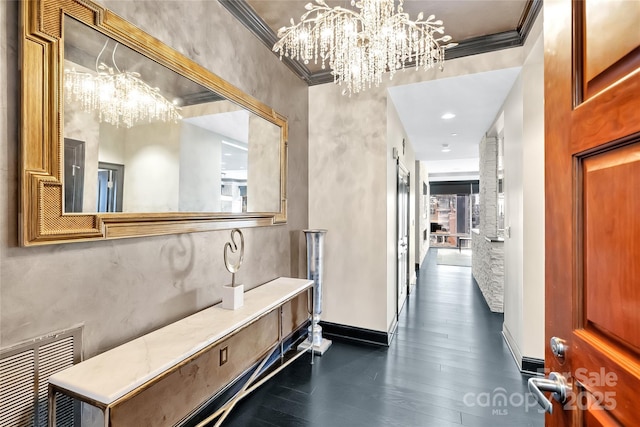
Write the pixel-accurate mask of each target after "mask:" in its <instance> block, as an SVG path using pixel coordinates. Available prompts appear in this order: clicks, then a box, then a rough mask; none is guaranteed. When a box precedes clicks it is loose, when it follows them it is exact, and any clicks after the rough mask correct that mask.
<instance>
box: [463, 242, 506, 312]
mask: <svg viewBox="0 0 640 427" xmlns="http://www.w3.org/2000/svg"><path fill="white" fill-rule="evenodd" d="M471 247H472V251H473V261H472V267H471V271H472V274H473V278H474V279H475V280H476V282H477V283H478V287H479V288H480V291H481V292H482V295H483V296H484V299H485V301H486V302H487V305H488V306H489V309H490V310H491V311H493V312H496V313H503V312H504V242H502V241H498V242H496V241H490V240H487V238H486V237H485V236H482V235H480V233H476V232H473V233H471Z"/></svg>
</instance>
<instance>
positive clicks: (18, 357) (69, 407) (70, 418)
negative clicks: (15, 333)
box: [0, 328, 82, 427]
mask: <svg viewBox="0 0 640 427" xmlns="http://www.w3.org/2000/svg"><path fill="white" fill-rule="evenodd" d="M81 337H82V329H81V328H75V329H71V330H67V331H63V332H59V333H55V334H51V335H47V336H45V337H41V338H37V339H35V340H31V341H28V342H26V343H23V344H20V345H17V346H14V347H11V348H8V349H2V350H0V426H2V427H46V426H47V419H48V416H49V410H48V400H47V393H48V387H49V377H50V376H51V375H53V374H55V373H56V372H59V371H61V370H63V369H65V368H68V367H69V366H72V365H74V364H75V363H78V362H79V361H80V348H81ZM56 405H57V408H58V416H57V423H56V424H57V427H73V426H79V425H80V422H79V417H80V407H79V404H78V403H76V402H74V401H73V400H72V399H70V398H68V397H66V396H58V397H57V402H56Z"/></svg>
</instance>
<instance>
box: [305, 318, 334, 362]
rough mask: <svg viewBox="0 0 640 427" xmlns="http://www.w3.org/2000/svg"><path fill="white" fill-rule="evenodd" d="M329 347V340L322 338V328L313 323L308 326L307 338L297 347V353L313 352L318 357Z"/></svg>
mask: <svg viewBox="0 0 640 427" xmlns="http://www.w3.org/2000/svg"><path fill="white" fill-rule="evenodd" d="M314 324H315V327H314ZM329 347H331V340H328V339H326V338H322V326H320V325H319V324H318V322H315V323H311V325H310V326H309V335H308V338H307V339H306V340H304V341H303V342H302V343H300V344H299V345H298V351H303V350H305V349H306V350H307V351H313V353H314V354H317V355H318V356H322V355H323V354H324V353H325V352H326V351H327V350H329Z"/></svg>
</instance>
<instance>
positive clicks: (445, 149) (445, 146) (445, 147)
mask: <svg viewBox="0 0 640 427" xmlns="http://www.w3.org/2000/svg"><path fill="white" fill-rule="evenodd" d="M449 151H451V148H449V144H442V152H443V153H448V152H449Z"/></svg>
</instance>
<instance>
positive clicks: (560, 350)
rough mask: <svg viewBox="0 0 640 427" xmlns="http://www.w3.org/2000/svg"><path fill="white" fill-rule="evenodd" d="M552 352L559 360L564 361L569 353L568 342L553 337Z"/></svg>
mask: <svg viewBox="0 0 640 427" xmlns="http://www.w3.org/2000/svg"><path fill="white" fill-rule="evenodd" d="M551 352H552V353H553V355H554V356H556V357H557V358H558V359H563V358H564V356H565V355H566V353H567V342H566V341H565V340H563V339H562V338H558V337H552V338H551Z"/></svg>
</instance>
